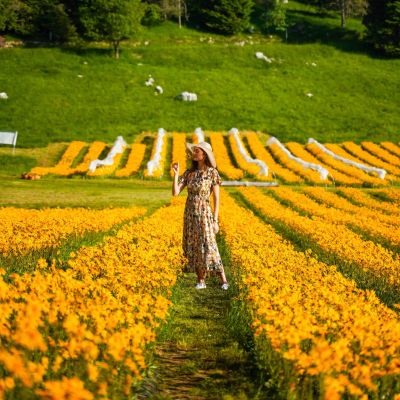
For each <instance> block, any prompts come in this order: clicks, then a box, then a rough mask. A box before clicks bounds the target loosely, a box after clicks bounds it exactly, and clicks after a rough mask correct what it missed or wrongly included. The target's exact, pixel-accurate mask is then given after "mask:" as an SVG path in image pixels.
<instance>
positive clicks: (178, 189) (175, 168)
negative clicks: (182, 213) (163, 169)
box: [172, 162, 186, 196]
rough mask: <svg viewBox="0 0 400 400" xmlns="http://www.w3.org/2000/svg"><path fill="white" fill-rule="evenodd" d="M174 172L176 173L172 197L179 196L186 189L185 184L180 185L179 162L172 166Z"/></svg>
mask: <svg viewBox="0 0 400 400" xmlns="http://www.w3.org/2000/svg"><path fill="white" fill-rule="evenodd" d="M172 170H173V171H174V181H173V182H172V195H173V196H178V194H179V193H180V192H181V191H182V189H183V188H184V187H185V185H186V184H185V182H182V183H179V182H178V179H179V162H177V163H174V164H172Z"/></svg>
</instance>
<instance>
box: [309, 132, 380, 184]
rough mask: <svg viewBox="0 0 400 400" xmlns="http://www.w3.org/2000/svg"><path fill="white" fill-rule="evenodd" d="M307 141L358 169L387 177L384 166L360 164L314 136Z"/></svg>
mask: <svg viewBox="0 0 400 400" xmlns="http://www.w3.org/2000/svg"><path fill="white" fill-rule="evenodd" d="M307 143H314V144H315V145H316V146H318V147H319V148H320V149H321V150H322V151H323V152H324V153H326V154H328V155H330V156H331V157H333V158H334V159H336V160H339V161H342V162H344V163H345V164H348V165H352V166H353V167H356V168H358V169H361V170H363V171H365V172H367V173H368V172H376V173H377V174H378V176H379V178H380V179H385V175H386V170H384V169H383V168H376V167H368V166H367V165H364V164H360V163H358V162H355V161H352V160H349V159H348V158H344V157H342V156H339V155H337V154H335V153H334V152H333V151H331V150H329V149H327V148H326V147H325V146H324V145H323V144H321V143H319V142H318V141H316V140H315V139H313V138H309V139H308V141H307Z"/></svg>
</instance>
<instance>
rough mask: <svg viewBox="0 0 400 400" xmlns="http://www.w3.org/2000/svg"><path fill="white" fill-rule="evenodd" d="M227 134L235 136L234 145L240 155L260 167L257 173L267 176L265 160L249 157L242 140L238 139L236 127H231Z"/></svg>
mask: <svg viewBox="0 0 400 400" xmlns="http://www.w3.org/2000/svg"><path fill="white" fill-rule="evenodd" d="M229 134H230V135H233V137H234V138H235V143H236V146H237V148H238V150H239V152H240V154H241V155H242V157H243V158H244V159H245V160H246V161H247V162H248V163H251V164H255V165H257V166H258V167H260V172H259V173H258V174H259V175H264V176H268V167H267V164H265V162H264V161H262V160H259V159H257V158H251V157H250V156H249V154H248V153H247V151H246V149H245V148H244V146H243V143H242V141H241V139H240V136H239V130H238V129H236V128H232V129H231V130H230V131H229Z"/></svg>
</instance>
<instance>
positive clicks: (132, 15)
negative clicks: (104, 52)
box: [79, 0, 145, 58]
mask: <svg viewBox="0 0 400 400" xmlns="http://www.w3.org/2000/svg"><path fill="white" fill-rule="evenodd" d="M144 11H145V5H144V4H143V3H141V1H140V0H81V5H80V7H79V14H80V21H81V24H82V26H83V27H84V29H85V34H86V35H87V36H88V37H89V38H92V39H94V40H107V41H109V42H110V43H111V44H112V46H113V48H114V55H115V58H119V51H120V44H121V41H122V40H124V39H129V38H132V37H133V36H134V35H135V33H137V31H138V30H139V29H140V21H141V20H142V17H143V15H144Z"/></svg>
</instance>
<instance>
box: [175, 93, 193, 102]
mask: <svg viewBox="0 0 400 400" xmlns="http://www.w3.org/2000/svg"><path fill="white" fill-rule="evenodd" d="M177 97H178V99H180V100H183V101H197V94H196V93H189V92H182V93H180V94H179V95H178V96H177Z"/></svg>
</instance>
